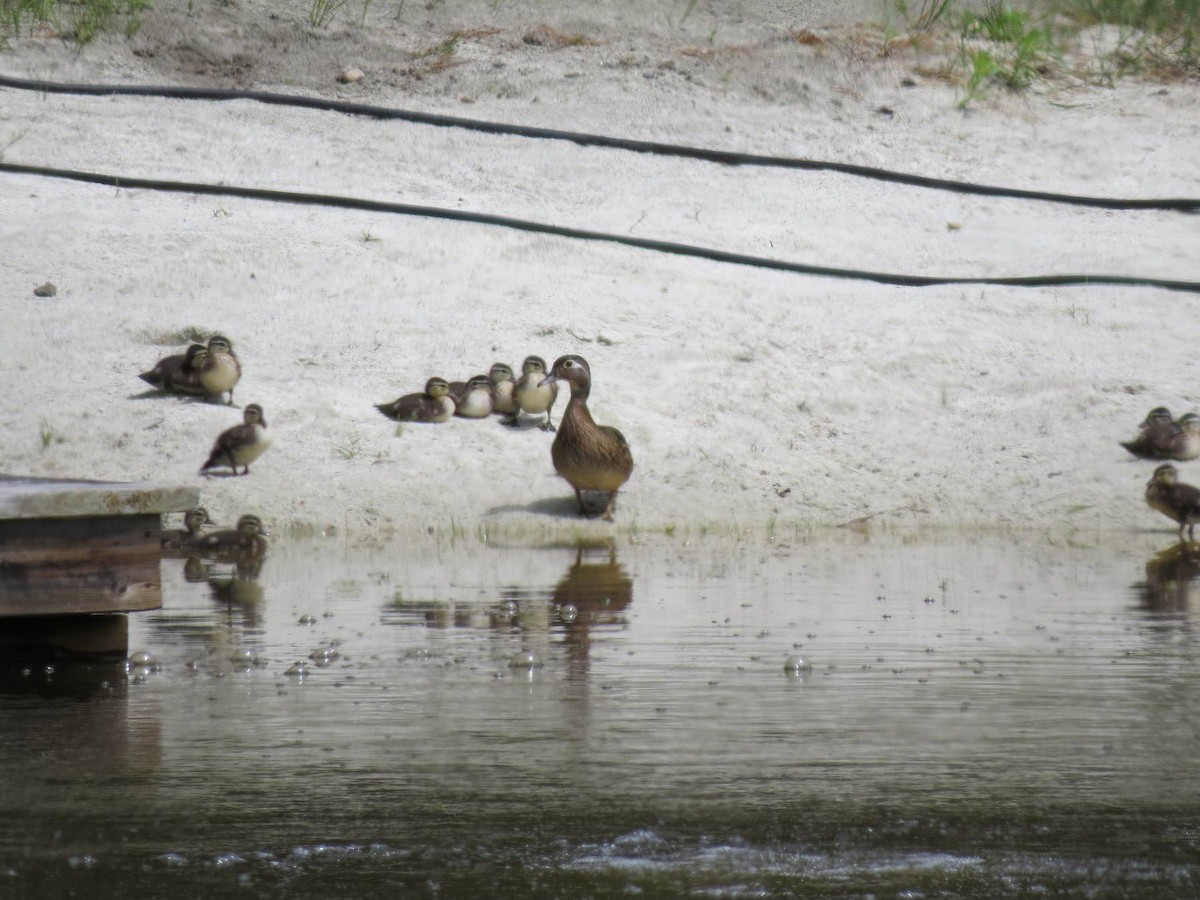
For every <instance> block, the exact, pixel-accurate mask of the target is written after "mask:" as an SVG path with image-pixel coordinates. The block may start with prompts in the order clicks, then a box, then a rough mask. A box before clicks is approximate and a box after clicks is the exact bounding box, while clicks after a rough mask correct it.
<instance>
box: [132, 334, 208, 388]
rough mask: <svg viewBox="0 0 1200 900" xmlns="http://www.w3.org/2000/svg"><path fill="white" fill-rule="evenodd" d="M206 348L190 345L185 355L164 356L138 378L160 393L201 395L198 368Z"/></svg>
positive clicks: (201, 345)
mask: <svg viewBox="0 0 1200 900" xmlns="http://www.w3.org/2000/svg"><path fill="white" fill-rule="evenodd" d="M206 352H207V351H206V348H205V346H204V345H203V344H191V345H190V346H189V347H188V348H187V352H185V353H174V354H172V355H171V356H164V357H163V358H162V359H160V360H159V361H158V362H157V363H155V364H154V368H153V369H151V370H150V371H149V372H142V373H141V374H139V375H138V378H140V379H142V381H144V382H146V384H148V385H151V386H152V387H156V388H158V389H159V390H160V391H167V392H169V393H176V394H203V393H204V387H203V386H202V385H201V384H200V370H199V366H200V365H201V363H202V362H203V360H204V354H205V353H206Z"/></svg>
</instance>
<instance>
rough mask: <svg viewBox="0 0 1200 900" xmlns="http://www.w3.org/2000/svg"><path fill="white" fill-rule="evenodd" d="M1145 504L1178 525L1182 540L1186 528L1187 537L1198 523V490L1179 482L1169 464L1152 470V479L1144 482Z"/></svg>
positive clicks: (1176, 471) (1172, 467) (1199, 511)
mask: <svg viewBox="0 0 1200 900" xmlns="http://www.w3.org/2000/svg"><path fill="white" fill-rule="evenodd" d="M1146 503H1147V504H1149V506H1150V508H1151V509H1157V510H1158V511H1159V512H1160V513H1162V514H1163V515H1164V516H1166V517H1167V518H1169V519H1171V520H1172V521H1174V522H1178V523H1179V537H1180V539H1181V540H1182V538H1183V530H1184V529H1185V528H1186V529H1187V533H1188V537H1189V538H1190V537H1191V536H1192V529H1193V528H1195V526H1196V522H1197V521H1200V489H1198V488H1195V487H1192V485H1190V484H1181V483H1180V482H1179V471H1178V470H1177V469H1176V468H1175V467H1174V466H1173V465H1171V464H1170V463H1163V465H1161V466H1159V467H1158V468H1157V469H1155V470H1154V477H1153V478H1151V479H1150V480H1149V481H1147V482H1146Z"/></svg>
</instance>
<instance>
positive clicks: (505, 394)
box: [488, 363, 517, 416]
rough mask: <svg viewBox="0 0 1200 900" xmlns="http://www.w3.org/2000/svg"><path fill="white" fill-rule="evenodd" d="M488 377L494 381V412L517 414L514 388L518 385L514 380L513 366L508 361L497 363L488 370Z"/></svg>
mask: <svg viewBox="0 0 1200 900" xmlns="http://www.w3.org/2000/svg"><path fill="white" fill-rule="evenodd" d="M488 378H489V379H490V380H491V382H492V412H498V413H504V414H506V415H510V416H511V415H513V414H515V413H516V411H517V407H516V404H514V403H513V388H514V387H515V386H516V385H515V383H514V382H513V370H512V366H510V365H509V364H508V363H495V364H494V365H493V366H492V368H491V371H490V372H488Z"/></svg>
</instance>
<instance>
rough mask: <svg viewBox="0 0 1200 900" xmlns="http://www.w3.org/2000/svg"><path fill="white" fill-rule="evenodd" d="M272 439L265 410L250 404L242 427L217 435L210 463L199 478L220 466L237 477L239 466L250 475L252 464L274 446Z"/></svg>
mask: <svg viewBox="0 0 1200 900" xmlns="http://www.w3.org/2000/svg"><path fill="white" fill-rule="evenodd" d="M272 437H273V435H272V434H271V433H270V432H269V431H268V430H267V420H266V418H265V417H264V416H263V409H262V407H261V406H259V405H258V404H257V403H251V404H249V405H248V406H247V407H246V409H245V411H244V412H243V414H242V424H241V425H234V426H233V427H232V428H227V429H225V430H224V431H222V432H221V433H220V435H218V437H217V440H216V442H215V443H214V444H213V448H212V453H210V454H209V456H208V461H207V462H206V463H205V464H204V465H203V466H201V467H200V474H202V475H203V474H204V473H206V472H207V471H208V470H209V469H215V468H217V467H218V466H229V468H231V469H233V474H234V475H237V474H238V466H241V467H242V468H243V469H244V471H243V472H242V473H241V474H242V475H249V474H250V463H252V462H254V461H255V460H256V459H258V458H259V457H260V456H262V455H263V452H264V451H265V450H266V449H267V448H268V447H270V446H271V440H272Z"/></svg>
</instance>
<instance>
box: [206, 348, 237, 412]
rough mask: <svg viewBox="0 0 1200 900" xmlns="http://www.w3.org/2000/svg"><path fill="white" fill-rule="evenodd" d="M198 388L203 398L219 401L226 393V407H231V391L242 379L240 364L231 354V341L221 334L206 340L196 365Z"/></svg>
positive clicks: (235, 355)
mask: <svg viewBox="0 0 1200 900" xmlns="http://www.w3.org/2000/svg"><path fill="white" fill-rule="evenodd" d="M196 368H197V370H198V371H199V373H200V386H201V387H202V388H203V389H204V396H205V397H206V398H207V399H209V400H212V399H214V398H215V399H217V400H220V399H221V398H222V397H223V396H224V395H225V393H227V392H228V394H229V400H228V405H229V406H233V389H234V388H235V387H237V383H238V380H239V379H240V378H241V377H242V364H241V362H240V361H239V360H238V358H237V354H235V353H234V352H233V341H231V340H229V338H227V337H225V336H224V335H221V334H214V335H213V336H212V337H211V338H209V339H208V347H207V348H206V349H205V353H204V357H203V358H202V359H201V360H200V361H199V363H198V364H197V367H196Z"/></svg>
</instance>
